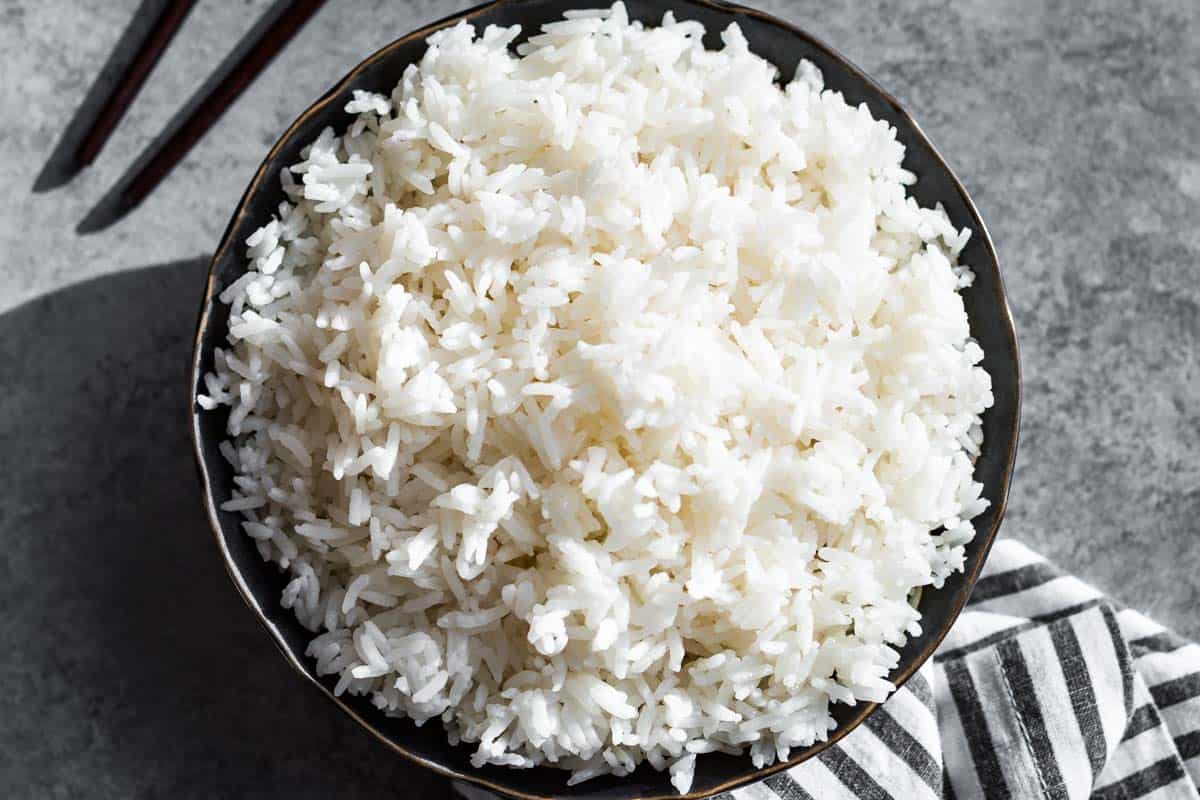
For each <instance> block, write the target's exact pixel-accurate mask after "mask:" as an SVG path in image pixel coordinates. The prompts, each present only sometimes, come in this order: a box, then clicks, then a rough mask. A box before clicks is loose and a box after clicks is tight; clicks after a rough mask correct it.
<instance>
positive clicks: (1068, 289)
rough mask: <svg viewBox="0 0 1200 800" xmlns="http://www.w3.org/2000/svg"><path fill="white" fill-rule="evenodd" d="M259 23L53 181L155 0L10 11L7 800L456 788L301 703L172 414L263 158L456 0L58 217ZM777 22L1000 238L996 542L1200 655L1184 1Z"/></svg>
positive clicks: (332, 59) (1192, 176)
mask: <svg viewBox="0 0 1200 800" xmlns="http://www.w3.org/2000/svg"><path fill="white" fill-rule="evenodd" d="M268 5H269V4H268V3H267V2H264V0H253V1H252V2H225V1H224V0H222V1H221V2H217V1H216V0H208V1H207V2H201V3H199V4H198V7H197V9H196V10H195V12H194V13H193V14H192V16H191V17H190V18H189V20H188V22H187V24H186V26H185V27H184V29H183V31H182V32H181V34H180V36H179V38H178V39H177V41H176V42H175V44H174V46H173V47H172V48H171V50H170V51H169V52H168V53H167V55H166V56H165V58H164V59H163V61H162V63H161V64H160V65H159V67H158V69H157V70H156V71H155V73H154V74H153V76H152V77H151V79H150V81H149V83H148V85H147V87H146V89H145V91H144V93H143V95H142V96H141V98H139V100H138V102H137V104H136V105H135V106H134V107H133V109H132V112H131V113H130V115H129V116H128V117H127V118H126V120H125V122H124V123H123V124H122V125H121V127H120V128H119V129H118V130H117V132H116V135H115V136H114V138H113V140H112V141H111V143H110V144H109V146H108V148H107V149H106V150H105V152H104V153H103V154H102V155H101V157H100V159H99V160H98V161H97V163H96V164H95V165H94V166H93V167H92V168H91V169H90V170H88V171H86V172H85V173H83V174H82V175H80V176H78V177H77V178H76V179H75V180H74V181H72V182H71V183H69V184H67V185H65V186H62V187H60V188H57V189H55V190H52V191H44V192H38V193H35V192H33V191H32V187H33V185H34V183H35V181H38V179H39V175H40V176H42V177H43V182H45V180H46V174H47V169H48V168H47V162H48V161H50V162H53V160H54V159H53V158H52V154H53V153H54V152H55V150H56V146H58V145H60V138H61V137H63V135H64V133H63V127H64V125H66V124H67V122H68V120H70V119H71V118H72V116H73V115H74V114H75V112H76V109H77V107H78V106H79V105H80V103H81V102H82V101H83V100H84V98H85V97H88V96H89V90H90V88H91V87H92V86H93V82H94V81H95V80H96V79H97V75H98V74H100V73H101V72H102V68H104V66H105V64H106V62H109V60H110V56H111V54H112V52H113V48H114V46H116V45H117V43H118V42H119V41H120V40H121V38H122V35H123V32H124V31H125V29H126V26H127V25H128V24H129V22H130V18H131V17H132V16H133V15H134V12H135V11H136V10H138V9H139V8H140V10H141V13H142V14H143V15H145V14H147V13H149V11H151V10H153V8H154V7H156V6H158V3H156V2H153V0H147V2H145V3H143V4H139V3H138V2H136V0H120V1H117V0H71V1H70V2H67V1H66V0H38V1H35V0H0V54H2V55H0V65H2V69H0V130H2V135H0V180H2V181H3V183H4V185H5V186H6V187H7V188H8V191H9V193H10V198H11V204H10V205H9V207H8V210H7V212H6V213H5V214H4V215H3V216H2V217H0V537H2V540H3V550H2V551H0V604H2V608H3V612H4V613H3V614H0V642H2V643H3V646H2V647H0V676H2V677H0V686H3V689H4V691H3V692H0V786H3V787H4V791H3V794H4V795H5V796H6V797H31V798H49V797H63V798H78V797H146V798H150V797H163V798H193V797H194V798H200V797H214V798H215V797H222V798H224V797H276V796H290V797H296V798H299V797H333V796H335V794H336V796H338V797H360V796H361V797H366V796H398V797H409V796H411V797H427V796H428V797H432V796H438V795H440V794H441V793H442V792H443V791H444V790H443V789H442V788H441V787H440V785H439V784H438V783H437V782H436V781H434V780H432V779H431V778H429V777H428V776H427V775H425V773H422V772H420V771H417V770H413V769H409V768H406V767H405V766H404V765H403V764H400V763H399V762H397V761H396V760H395V759H392V758H390V757H388V755H387V753H386V752H385V751H384V750H383V749H382V748H381V747H380V746H378V745H376V744H375V743H374V742H371V741H368V740H367V739H366V737H364V736H363V735H361V734H360V733H359V732H358V730H356V729H355V728H354V727H353V726H352V725H351V724H350V723H349V722H347V721H345V720H343V719H342V718H341V717H340V716H339V715H338V714H337V713H336V712H335V711H334V710H333V709H332V708H330V707H327V704H326V703H325V702H324V701H323V700H321V698H319V697H318V696H316V695H315V694H314V693H312V692H308V691H305V690H302V691H298V692H297V691H295V690H296V689H299V688H301V687H300V685H299V684H298V682H297V681H296V680H295V679H294V678H293V676H292V675H291V674H290V673H289V671H288V669H287V667H285V666H284V664H283V662H282V660H281V659H279V658H278V657H277V656H276V654H275V653H274V652H273V649H272V646H271V645H270V644H269V643H268V641H267V639H266V637H265V636H264V635H262V634H261V633H260V632H259V630H258V629H257V627H256V624H255V623H254V622H253V621H252V620H251V619H250V615H249V613H248V612H246V610H245V609H244V608H243V607H242V605H241V601H240V600H239V599H238V598H237V597H236V595H235V593H234V590H233V589H232V587H231V586H230V585H229V584H228V582H227V581H226V579H225V576H224V574H223V572H222V568H221V566H220V564H219V563H218V561H217V558H216V554H215V552H214V550H213V548H212V547H210V545H209V539H208V534H207V532H206V529H205V525H204V521H203V518H202V517H201V514H200V510H199V504H198V500H197V494H196V486H195V479H194V475H193V470H192V466H191V461H190V454H189V452H188V445H187V442H186V438H185V431H184V428H183V416H182V412H183V403H184V398H183V392H184V391H185V389H184V386H185V382H184V367H185V363H186V361H187V356H188V349H189V342H188V339H189V336H190V333H191V329H192V324H193V320H194V313H195V303H196V300H197V298H198V296H199V293H200V288H201V278H202V273H203V266H202V262H201V259H202V258H203V257H204V256H205V255H207V254H208V253H209V252H210V250H211V248H212V247H213V246H214V244H215V243H216V240H217V237H218V236H219V234H220V232H221V230H222V229H223V227H224V225H225V222H226V219H227V216H228V214H229V212H230V210H231V208H232V206H233V205H234V203H235V202H236V200H237V198H238V196H239V195H240V193H241V191H242V188H243V186H244V184H245V183H246V181H247V180H248V178H249V176H250V174H251V172H252V170H253V169H254V168H255V167H256V166H257V164H258V161H259V159H260V158H261V156H262V155H263V153H264V152H265V150H266V148H267V146H268V145H269V144H270V143H271V142H272V141H273V140H274V138H275V137H276V135H277V133H278V132H279V131H280V130H282V128H283V127H284V126H285V125H286V123H287V122H289V121H290V120H291V119H292V118H293V117H294V116H295V115H296V114H297V113H299V112H300V111H301V110H302V109H303V108H304V107H305V106H306V105H308V103H309V102H310V101H311V100H312V99H313V98H315V97H316V96H318V95H319V94H320V93H321V92H322V91H323V90H324V89H325V88H326V87H327V86H328V85H329V84H330V83H332V82H333V80H334V79H335V78H336V77H338V76H340V75H341V74H342V73H343V72H344V71H345V70H346V69H348V68H349V67H350V66H352V65H353V64H354V63H355V62H356V61H358V60H359V59H360V58H361V57H362V56H363V55H365V54H367V53H369V52H370V51H372V50H374V49H375V48H376V47H377V46H379V45H381V44H383V43H385V42H386V41H388V40H390V39H391V38H394V37H395V36H396V35H399V34H401V33H404V32H406V31H408V30H410V29H412V28H414V27H416V26H417V25H419V24H421V23H425V22H429V21H432V20H434V19H436V18H438V17H441V16H443V15H445V14H447V13H450V12H451V11H453V10H456V9H458V8H460V7H462V6H464V5H465V3H461V2H444V1H442V0H419V1H418V2H409V3H401V2H397V1H396V0H392V2H383V1H382V0H380V1H378V2H372V1H369V0H341V2H337V3H331V4H329V6H328V7H327V8H326V9H325V10H323V11H322V12H321V13H320V14H319V15H318V16H317V17H316V18H315V19H314V21H313V22H312V23H311V25H310V26H309V27H308V28H307V29H306V30H305V31H304V32H303V33H302V34H301V35H300V36H299V37H298V39H297V40H296V41H295V42H294V43H293V44H292V46H291V47H289V48H288V50H287V51H286V52H285V53H283V55H282V56H280V58H279V59H278V61H277V62H276V63H275V65H273V67H272V68H271V69H270V71H269V72H268V73H267V74H265V75H264V76H263V77H262V79H261V80H259V81H258V83H256V84H255V85H254V86H253V87H252V88H251V89H250V90H249V91H248V92H247V93H246V94H245V95H244V96H243V98H242V99H241V100H240V102H239V103H238V104H237V106H236V107H234V108H233V109H232V110H231V111H230V113H229V114H228V115H226V117H225V118H224V119H223V120H222V122H221V123H220V124H219V125H218V126H217V127H216V128H215V129H214V130H213V131H212V132H211V133H210V134H209V135H208V136H207V137H206V139H205V140H204V141H203V143H202V144H201V145H200V146H199V147H198V148H196V150H195V151H194V152H193V153H192V154H191V156H190V157H189V158H188V159H187V160H186V161H185V162H184V163H183V164H182V165H181V167H180V168H179V169H178V170H176V172H175V173H174V174H173V175H172V176H171V177H170V178H169V179H168V180H167V182H166V183H165V184H164V185H163V186H162V187H160V189H159V191H158V192H156V193H155V194H154V196H153V197H152V198H151V199H150V200H149V201H148V202H147V203H146V204H145V205H143V206H142V207H141V208H139V209H138V210H137V211H136V212H134V213H133V214H132V215H130V216H129V217H128V218H126V219H125V220H123V221H122V222H120V223H119V224H117V225H115V226H113V227H111V228H109V229H107V230H105V231H103V232H100V233H96V234H92V235H88V236H79V235H77V234H76V233H75V232H74V229H75V225H76V223H77V222H78V221H79V220H80V219H81V218H83V217H84V215H85V214H86V213H87V212H88V211H89V209H91V208H92V207H93V205H94V204H96V202H97V201H98V200H99V199H100V198H101V197H102V196H103V195H104V194H105V193H106V192H107V191H108V190H109V188H110V187H111V186H112V185H113V183H114V182H115V181H116V180H117V179H118V178H119V177H120V176H121V175H122V173H123V172H124V171H125V169H126V167H127V166H128V165H129V164H130V163H131V162H133V161H134V159H135V158H137V156H138V155H139V153H141V152H142V151H143V149H144V148H145V147H146V146H147V145H148V143H149V142H150V141H151V140H152V139H153V137H154V136H155V135H156V134H158V133H159V132H160V131H161V130H162V128H163V126H164V125H166V124H167V122H168V121H169V120H170V119H171V118H172V116H173V115H174V114H175V112H176V110H177V109H178V108H179V106H180V104H181V103H182V102H183V101H184V100H185V99H186V98H187V97H189V96H190V95H191V94H192V92H194V91H195V90H196V89H197V88H198V87H199V86H200V85H201V84H202V83H203V82H204V81H205V80H206V78H207V77H208V76H209V75H210V73H211V71H212V70H213V69H214V68H215V66H216V65H217V64H218V63H220V62H221V60H222V58H223V57H224V56H225V54H226V53H227V52H228V50H229V48H230V46H231V45H232V43H233V42H235V41H236V40H237V39H238V38H239V37H240V36H241V35H242V34H243V33H244V32H245V31H246V30H247V28H248V27H249V26H250V25H251V24H252V23H253V21H254V20H255V19H257V18H258V17H259V15H260V14H261V13H262V12H263V11H264V10H265V9H266V8H267V6H268ZM759 5H761V6H763V7H765V8H767V9H768V10H770V11H772V12H774V13H776V14H778V15H780V16H782V17H784V18H786V19H788V20H791V21H792V22H795V23H799V24H800V25H802V26H805V27H807V28H809V29H810V30H812V31H813V32H815V33H817V34H818V35H820V36H822V37H824V38H825V39H826V40H827V41H829V42H831V43H833V44H834V45H835V46H837V47H838V48H840V49H842V50H843V51H844V52H845V53H846V54H847V55H849V56H850V58H851V59H852V60H854V61H856V62H857V63H859V64H860V65H862V66H863V67H865V68H866V69H867V70H868V71H870V72H871V73H873V74H874V75H875V76H876V77H877V78H879V79H880V81H881V82H882V83H883V84H884V85H885V86H887V87H889V88H891V89H892V90H893V91H895V92H896V93H897V94H898V96H899V97H900V98H901V99H902V100H904V101H905V102H906V103H907V104H908V105H909V107H910V108H911V109H912V110H913V111H914V113H915V115H916V116H917V118H918V120H920V121H921V122H922V123H923V125H924V126H925V127H926V129H927V130H928V132H929V133H930V135H931V137H932V138H933V140H934V141H935V142H936V143H937V144H938V145H939V146H940V147H941V148H942V150H943V152H945V153H946V154H947V156H948V158H949V159H950V161H951V163H952V165H953V166H954V167H955V168H956V169H957V170H958V171H959V173H960V175H961V176H962V178H963V180H964V181H965V182H966V184H967V185H968V187H969V188H970V189H971V191H972V193H973V195H974V197H975V199H976V201H977V202H978V204H979V206H980V208H981V209H982V211H983V214H984V216H985V218H986V219H987V220H988V221H989V224H990V226H991V230H992V233H993V235H994V237H995V239H996V244H997V247H998V249H999V252H1000V254H1001V257H1002V260H1003V262H1004V265H1005V274H1006V277H1007V280H1008V288H1009V291H1010V294H1011V300H1012V304H1013V307H1014V310H1015V312H1016V317H1017V322H1018V325H1019V333H1020V340H1021V348H1022V356H1023V365H1024V370H1025V391H1026V395H1025V397H1026V400H1025V413H1024V424H1023V434H1022V445H1021V455H1020V460H1019V467H1018V470H1017V476H1016V483H1015V487H1014V489H1013V493H1012V499H1011V504H1010V511H1009V518H1008V521H1007V523H1006V525H1005V533H1006V534H1007V535H1010V536H1015V537H1019V538H1021V539H1023V540H1024V541H1026V542H1027V543H1029V544H1030V545H1032V546H1034V547H1035V548H1037V549H1039V550H1041V551H1042V552H1044V553H1046V554H1048V555H1049V556H1051V557H1052V558H1054V559H1055V560H1056V561H1058V562H1059V563H1060V564H1062V565H1063V566H1064V567H1066V568H1068V569H1070V570H1073V571H1075V572H1077V573H1079V574H1080V575H1082V576H1084V577H1086V578H1087V579H1089V580H1091V581H1092V582H1094V583H1095V584H1097V585H1098V586H1100V587H1101V588H1103V589H1104V590H1106V591H1109V592H1111V593H1112V594H1113V595H1114V596H1115V597H1117V598H1118V599H1119V600H1121V601H1123V602H1125V603H1128V604H1131V605H1134V606H1138V607H1140V608H1143V609H1145V610H1146V611H1147V612H1148V613H1150V614H1152V615H1153V616H1155V617H1157V618H1159V619H1160V620H1162V621H1163V622H1164V623H1167V624H1169V625H1171V626H1173V627H1175V628H1176V629H1177V630H1179V631H1180V632H1182V633H1184V634H1187V635H1189V636H1191V637H1200V616H1198V615H1197V613H1196V610H1197V606H1198V604H1200V578H1198V573H1200V546H1198V545H1200V542H1198V536H1200V520H1198V517H1200V455H1197V447H1198V445H1200V411H1198V409H1197V405H1196V402H1195V400H1194V398H1195V397H1196V396H1197V395H1198V394H1200V364H1198V359H1200V287H1198V281H1197V279H1198V277H1200V274H1198V272H1197V261H1198V260H1200V226H1198V225H1197V220H1198V219H1200V135H1198V134H1197V131H1200V4H1197V3H1196V2H1194V0H1139V2H1133V3H1130V2H1127V0H1095V1H1094V2H1088V0H1067V1H1065V2H1057V3H1043V2H1040V1H1039V0H1025V1H1023V2H1016V1H1015V0H1007V1H1004V2H997V0H956V1H955V2H950V0H945V1H944V2H933V1H932V0H920V1H919V2H912V3H902V2H899V0H868V1H867V2H855V3H850V2H835V3H827V2H818V1H817V0H770V2H763V3H759ZM110 72H111V70H110ZM59 149H60V150H61V147H60V148H59ZM50 166H51V167H52V166H53V164H51V165H50ZM50 172H53V170H50ZM198 189H201V190H202V191H198Z"/></svg>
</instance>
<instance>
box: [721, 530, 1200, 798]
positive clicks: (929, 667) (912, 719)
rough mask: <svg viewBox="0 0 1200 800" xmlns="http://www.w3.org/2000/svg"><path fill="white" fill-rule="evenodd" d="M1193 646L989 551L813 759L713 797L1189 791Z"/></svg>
mask: <svg viewBox="0 0 1200 800" xmlns="http://www.w3.org/2000/svg"><path fill="white" fill-rule="evenodd" d="M1197 784H1200V646H1198V645H1196V644H1194V643H1190V642H1187V641H1185V640H1183V639H1181V638H1180V637H1178V636H1176V635H1174V634H1172V633H1171V632H1169V631H1167V630H1166V629H1164V628H1163V627H1162V626H1161V625H1158V624H1156V623H1155V622H1152V621H1151V620H1149V619H1147V618H1146V617H1145V616H1143V615H1141V614H1139V613H1138V612H1136V611H1133V610H1130V609H1126V608H1122V607H1120V606H1118V605H1116V604H1115V603H1114V602H1113V601H1111V600H1109V599H1108V598H1106V597H1104V596H1103V595H1101V594H1100V593H1099V592H1097V591H1096V590H1095V589H1094V588H1092V587H1091V586H1089V585H1087V584H1086V583H1083V582H1082V581H1080V580H1078V579H1076V578H1074V577H1071V576H1070V575H1065V574H1063V573H1062V572H1060V571H1059V570H1058V569H1056V568H1055V567H1053V566H1051V565H1050V564H1049V563H1048V562H1046V561H1045V560H1044V559H1042V558H1041V557H1040V556H1038V555H1036V554H1035V553H1033V552H1032V551H1030V550H1029V549H1028V548H1026V547H1024V546H1023V545H1021V544H1019V543H1017V542H1015V541H1012V540H1008V539H1004V540H1001V541H999V542H997V544H996V546H995V548H994V549H993V551H992V554H991V555H990V556H989V558H988V562H987V566H986V567H985V569H984V573H983V576H982V577H981V578H980V579H979V582H978V583H977V584H976V587H975V591H974V593H973V594H972V596H971V601H970V604H969V605H968V607H967V610H966V611H964V612H963V614H962V615H961V616H960V617H959V619H958V621H957V622H956V623H955V625H954V628H953V629H952V630H951V632H950V635H949V636H948V637H947V639H946V640H945V642H943V644H942V646H941V647H940V648H939V649H938V651H937V653H935V655H934V657H933V659H931V661H930V662H928V663H926V664H925V666H924V667H922V668H921V670H920V671H919V672H918V673H917V674H916V675H914V676H913V678H912V679H911V680H910V681H909V682H908V683H907V684H905V686H904V687H903V688H902V689H900V690H899V691H898V692H897V693H896V694H895V695H893V696H892V698H891V699H889V700H888V701H887V703H885V704H884V706H883V708H881V709H878V710H877V711H876V712H875V713H874V714H872V715H871V716H870V717H868V718H867V720H866V722H865V723H863V725H862V726H861V727H860V728H858V729H857V730H855V731H854V732H853V733H851V734H850V735H849V736H847V737H846V738H845V739H843V740H842V741H841V742H840V743H839V744H838V745H836V746H834V747H831V748H830V749H828V750H826V751H825V752H824V753H822V754H821V755H820V756H818V757H817V758H815V759H811V760H809V761H807V762H805V763H804V764H801V765H800V766H798V767H796V768H794V769H792V770H790V771H789V772H787V773H784V774H780V775H776V776H774V777H772V778H769V779H767V780H766V781H764V782H763V783H759V784H756V785H754V786H750V787H747V788H745V789H739V790H737V791H735V792H731V793H726V794H723V795H719V796H718V797H719V798H720V799H721V800H731V798H732V800H777V799H778V800H810V798H811V799H812V800H843V799H846V798H855V800H857V799H858V798H871V800H889V799H890V798H895V800H910V798H911V799H912V800H926V799H927V798H938V799H939V800H940V799H941V798H958V799H960V800H967V798H1015V799H1016V800H1024V798H1043V797H1045V798H1064V799H1065V798H1071V800H1074V799H1075V798H1088V797H1091V798H1096V799H1097V800H1115V799H1116V798H1135V797H1146V798H1154V800H1168V798H1169V799H1170V800H1174V798H1191V799H1192V800H1195V799H1196V798H1197V797H1198V795H1197V788H1196V787H1197Z"/></svg>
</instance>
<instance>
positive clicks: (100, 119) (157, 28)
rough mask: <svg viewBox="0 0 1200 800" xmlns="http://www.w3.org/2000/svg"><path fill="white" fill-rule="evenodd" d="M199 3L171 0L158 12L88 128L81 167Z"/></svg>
mask: <svg viewBox="0 0 1200 800" xmlns="http://www.w3.org/2000/svg"><path fill="white" fill-rule="evenodd" d="M195 4H196V0H171V2H170V3H169V4H167V6H166V7H165V8H164V9H163V10H162V13H161V14H159V15H158V19H156V20H155V21H154V27H153V28H152V29H151V31H150V33H149V34H148V35H147V36H146V38H145V39H144V40H143V41H142V46H141V47H140V48H138V51H137V55H135V56H134V57H133V61H131V62H129V66H128V67H127V68H126V69H125V72H124V73H123V74H122V75H121V77H120V78H118V79H117V83H116V85H115V86H114V87H113V90H112V93H111V94H109V96H108V97H107V98H106V99H105V101H104V105H103V106H101V108H100V113H99V114H97V115H96V120H95V121H94V122H93V123H92V127H91V128H89V129H88V132H87V136H85V137H84V138H83V141H81V142H80V143H79V147H78V148H76V150H75V164H76V166H77V167H78V168H83V167H86V166H88V165H89V164H91V163H92V162H93V161H95V160H96V156H98V155H99V154H100V151H101V150H102V149H103V148H104V143H105V142H107V141H108V137H109V135H110V134H111V133H112V132H113V130H114V129H115V128H116V127H117V123H119V122H120V121H121V118H122V117H124V116H125V112H126V111H128V110H129V106H131V105H132V104H133V99H134V98H135V97H137V94H138V92H139V91H141V88H142V85H143V84H145V83H146V78H147V77H149V75H150V72H151V71H152V70H153V69H154V65H155V64H157V63H158V59H159V58H161V57H162V54H163V52H165V51H166V49H167V45H169V44H170V43H171V40H172V39H173V38H175V34H176V33H177V32H178V31H179V27H180V26H181V25H183V20H184V18H185V17H187V15H188V12H189V11H191V10H192V6H194V5H195Z"/></svg>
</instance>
